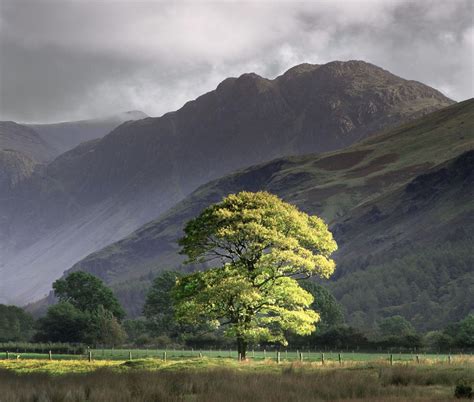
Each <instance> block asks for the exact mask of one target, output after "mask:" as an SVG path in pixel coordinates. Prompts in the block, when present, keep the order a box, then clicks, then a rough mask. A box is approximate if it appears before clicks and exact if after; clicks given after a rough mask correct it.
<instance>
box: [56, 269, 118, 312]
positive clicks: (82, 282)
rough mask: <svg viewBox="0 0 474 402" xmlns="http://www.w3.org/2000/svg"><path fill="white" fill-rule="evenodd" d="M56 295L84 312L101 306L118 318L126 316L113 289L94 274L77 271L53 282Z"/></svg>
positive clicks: (95, 309) (92, 310)
mask: <svg viewBox="0 0 474 402" xmlns="http://www.w3.org/2000/svg"><path fill="white" fill-rule="evenodd" d="M53 289H54V294H55V296H56V297H57V298H58V299H59V301H62V302H68V303H70V304H72V305H73V306H74V307H76V308H78V309H79V310H80V311H83V312H86V311H88V312H91V313H92V312H97V310H98V308H99V306H102V307H104V309H106V310H108V311H110V312H111V313H112V314H113V315H114V316H115V317H116V318H117V319H119V320H120V319H122V318H123V317H125V312H124V311H123V308H122V306H121V305H120V303H119V302H118V300H117V298H116V297H115V296H114V294H113V293H112V291H111V290H110V289H109V288H108V287H107V286H105V285H104V283H103V282H102V281H101V280H100V279H99V278H97V277H95V276H94V275H91V274H89V273H87V272H82V271H77V272H73V273H71V274H69V275H68V276H67V277H66V278H65V279H58V280H57V281H56V282H54V283H53Z"/></svg>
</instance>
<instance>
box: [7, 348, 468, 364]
mask: <svg viewBox="0 0 474 402" xmlns="http://www.w3.org/2000/svg"><path fill="white" fill-rule="evenodd" d="M91 353H92V359H93V360H130V354H131V357H132V359H146V358H158V359H163V358H164V355H165V353H166V359H168V360H173V359H179V360H181V359H189V358H199V357H200V356H202V357H209V358H228V359H235V360H237V358H238V354H237V351H235V350H204V349H202V350H199V349H196V350H187V349H186V350H185V349H91ZM301 353H302V358H303V361H310V362H321V360H322V357H323V355H324V361H325V362H339V355H340V356H341V360H342V361H343V362H345V361H349V362H351V361H355V362H359V361H360V362H371V361H372V362H373V361H389V360H390V353H356V352H340V353H339V352H321V351H308V350H304V351H301ZM17 356H19V359H49V354H48V353H21V351H19V352H10V353H9V358H10V359H16V358H17ZM416 356H417V355H416V354H413V353H392V359H393V361H394V362H399V361H403V362H409V361H416ZM469 356H472V355H461V354H453V355H448V354H434V353H431V354H419V355H418V359H419V360H420V361H423V360H430V361H436V362H449V359H451V361H455V360H459V359H465V358H467V357H469ZM247 357H248V358H249V359H250V360H268V359H270V360H276V358H277V355H276V352H275V351H263V350H255V351H254V350H250V351H249V352H248V353H247ZM6 358H7V354H6V353H5V352H0V360H4V359H6ZM52 358H53V360H83V359H88V354H87V353H86V354H83V355H74V354H55V353H53V354H52ZM280 358H281V360H282V361H290V362H291V361H299V360H300V351H296V350H291V351H285V350H283V351H281V352H280Z"/></svg>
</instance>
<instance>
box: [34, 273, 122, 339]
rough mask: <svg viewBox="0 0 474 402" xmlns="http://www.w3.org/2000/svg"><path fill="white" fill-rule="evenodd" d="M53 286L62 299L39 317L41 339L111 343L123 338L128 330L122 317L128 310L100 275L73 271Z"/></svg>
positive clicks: (39, 335)
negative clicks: (123, 307)
mask: <svg viewBox="0 0 474 402" xmlns="http://www.w3.org/2000/svg"><path fill="white" fill-rule="evenodd" d="M53 289H54V293H55V295H56V297H57V298H58V299H59V303H58V304H57V305H54V306H52V307H50V308H49V309H48V312H47V314H46V316H45V317H44V318H42V319H41V320H40V321H39V332H38V336H37V339H38V340H44V341H52V342H85V343H89V344H98V343H101V344H108V345H118V344H120V343H122V342H123V340H124V338H125V332H124V331H123V329H122V328H121V326H120V323H119V321H118V320H119V319H121V318H122V317H124V315H125V313H124V311H123V309H122V307H121V306H120V304H119V302H118V301H117V299H116V297H115V296H114V294H113V293H112V291H111V290H110V289H109V288H108V287H106V286H105V285H104V284H103V282H102V281H101V280H100V279H99V278H96V277H95V276H93V275H91V274H88V273H86V272H73V273H71V274H69V275H68V276H67V277H66V278H65V279H58V280H57V281H56V282H54V284H53Z"/></svg>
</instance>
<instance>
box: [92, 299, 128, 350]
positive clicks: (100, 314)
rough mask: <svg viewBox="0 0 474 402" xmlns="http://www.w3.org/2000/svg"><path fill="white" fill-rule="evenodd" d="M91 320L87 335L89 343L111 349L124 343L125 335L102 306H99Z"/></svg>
mask: <svg viewBox="0 0 474 402" xmlns="http://www.w3.org/2000/svg"><path fill="white" fill-rule="evenodd" d="M91 318H92V319H91V325H90V329H89V331H88V334H87V335H88V337H89V340H90V343H94V344H101V345H107V346H112V347H113V346H116V345H121V344H122V343H123V342H124V340H125V338H126V336H127V334H126V333H125V331H124V329H123V328H122V327H121V325H120V323H119V322H118V321H117V318H116V317H115V316H114V315H113V314H112V313H111V312H110V311H108V310H106V309H105V308H104V307H103V306H99V308H98V309H97V311H96V312H95V313H93V315H92V317H91Z"/></svg>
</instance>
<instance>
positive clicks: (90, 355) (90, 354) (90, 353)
mask: <svg viewBox="0 0 474 402" xmlns="http://www.w3.org/2000/svg"><path fill="white" fill-rule="evenodd" d="M91 361H92V352H91V351H90V350H89V362H91Z"/></svg>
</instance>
